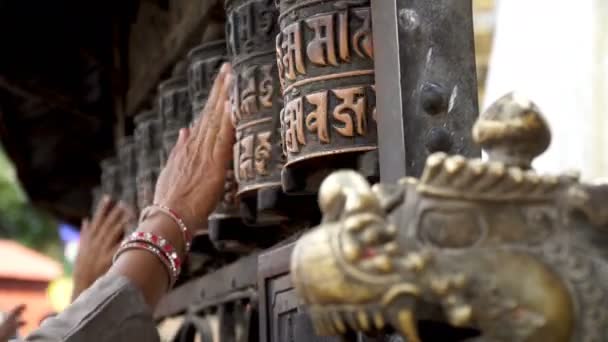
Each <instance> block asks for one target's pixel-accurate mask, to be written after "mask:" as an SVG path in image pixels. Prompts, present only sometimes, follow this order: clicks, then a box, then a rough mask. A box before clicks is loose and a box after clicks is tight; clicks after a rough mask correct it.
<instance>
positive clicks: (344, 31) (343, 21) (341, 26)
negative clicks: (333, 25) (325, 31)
mask: <svg viewBox="0 0 608 342" xmlns="http://www.w3.org/2000/svg"><path fill="white" fill-rule="evenodd" d="M338 34H339V36H338V44H339V50H340V58H341V59H342V60H343V61H345V62H350V49H349V47H348V40H349V39H348V11H342V12H340V13H338Z"/></svg>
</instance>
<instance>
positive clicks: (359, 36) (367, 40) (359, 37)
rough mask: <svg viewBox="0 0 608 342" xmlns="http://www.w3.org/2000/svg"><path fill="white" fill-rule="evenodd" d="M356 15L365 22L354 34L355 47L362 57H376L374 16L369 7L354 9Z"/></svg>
mask: <svg viewBox="0 0 608 342" xmlns="http://www.w3.org/2000/svg"><path fill="white" fill-rule="evenodd" d="M353 13H354V14H355V16H356V17H358V18H359V19H361V20H362V21H363V22H362V24H361V27H359V28H358V29H357V30H356V31H355V33H354V34H353V49H354V50H355V53H356V54H357V55H359V57H361V58H374V43H373V42H374V40H373V38H372V35H373V34H372V18H371V14H370V10H369V8H361V9H356V10H353Z"/></svg>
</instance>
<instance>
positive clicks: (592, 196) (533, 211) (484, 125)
mask: <svg viewBox="0 0 608 342" xmlns="http://www.w3.org/2000/svg"><path fill="white" fill-rule="evenodd" d="M473 133H474V138H475V139H476V141H477V142H478V143H479V144H481V145H482V146H483V147H484V148H485V149H486V152H487V153H488V155H489V157H490V160H489V161H487V162H484V161H481V160H478V159H467V158H464V157H462V156H457V155H455V156H448V155H446V154H444V153H436V154H433V155H432V156H430V157H429V158H428V160H427V162H426V167H425V170H424V172H423V175H422V176H421V178H420V179H414V178H407V179H403V180H401V181H400V182H399V184H392V185H388V184H379V185H374V186H370V185H369V184H368V183H367V182H366V181H365V180H364V179H363V177H361V176H360V175H358V174H357V173H355V172H353V171H339V172H336V173H334V174H333V175H331V176H330V177H328V178H327V179H326V180H325V182H324V183H323V185H322V187H321V190H320V193H319V205H320V207H321V209H322V211H323V213H324V218H323V221H322V224H321V225H320V226H319V227H317V228H315V229H314V230H313V231H311V232H309V233H307V234H306V235H305V236H303V237H302V238H301V239H300V240H299V241H298V243H297V245H296V247H295V250H294V252H293V256H292V279H293V282H294V285H295V287H296V289H297V292H298V294H299V296H300V297H301V299H302V300H303V301H304V302H305V303H306V304H307V305H308V307H309V310H310V313H311V315H312V318H313V321H314V326H315V329H316V332H317V333H318V334H320V335H339V334H344V333H346V332H347V331H348V330H358V331H365V332H369V333H371V332H374V331H381V330H383V329H385V328H386V327H388V326H392V327H393V328H394V329H395V330H397V331H398V332H399V333H400V334H402V335H403V336H406V337H407V338H408V342H415V341H420V335H419V332H418V329H417V323H418V322H419V320H435V321H440V322H445V323H447V324H450V325H451V326H453V327H469V328H474V329H477V330H478V331H479V333H480V336H479V337H473V338H471V341H492V342H533V341H534V342H536V341H538V342H541V341H542V342H548V341H551V342H566V341H568V342H587V341H605V340H606V338H607V337H606V336H607V335H606V333H607V331H608V311H607V309H606V308H607V304H608V294H607V290H608V282H607V280H608V273H607V272H606V266H608V263H607V262H606V261H607V259H606V257H608V255H607V254H606V252H605V247H606V241H608V240H607V238H608V235H606V234H608V231H607V230H606V228H608V211H607V210H606V209H605V208H603V206H605V203H607V202H608V186H606V185H603V186H602V185H591V184H584V183H582V182H581V181H579V179H578V177H577V176H576V175H570V174H563V175H558V176H552V175H540V174H538V173H536V172H535V171H533V170H532V169H531V168H530V163H531V161H532V160H533V158H534V157H536V156H538V155H539V154H540V153H542V152H543V151H544V150H545V149H546V148H547V147H548V145H549V141H550V133H549V128H548V127H547V125H546V123H545V121H544V119H543V118H542V116H541V114H540V113H539V110H538V108H537V107H536V106H535V105H534V104H533V103H532V102H530V101H528V100H526V99H524V98H521V97H520V96H517V95H514V94H510V95H507V96H505V97H504V98H502V99H500V100H499V101H498V102H497V103H495V104H494V105H493V106H492V107H491V108H490V109H488V111H487V112H486V113H485V114H483V115H482V116H481V117H480V118H479V120H478V122H477V124H476V125H475V127H474V129H473Z"/></svg>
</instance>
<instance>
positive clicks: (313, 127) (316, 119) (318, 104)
mask: <svg viewBox="0 0 608 342" xmlns="http://www.w3.org/2000/svg"><path fill="white" fill-rule="evenodd" d="M306 100H307V101H308V102H309V103H310V104H312V105H313V106H315V110H314V111H313V112H311V113H310V114H308V115H307V116H306V128H307V129H308V130H309V131H311V132H317V136H318V137H319V141H320V142H321V143H325V144H329V133H328V132H327V91H323V92H319V93H314V94H310V95H307V96H306Z"/></svg>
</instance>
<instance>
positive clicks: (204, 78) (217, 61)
mask: <svg viewBox="0 0 608 342" xmlns="http://www.w3.org/2000/svg"><path fill="white" fill-rule="evenodd" d="M225 61H226V41H225V40H216V41H212V42H209V43H205V44H202V45H199V46H197V47H195V48H194V49H192V50H191V51H190V53H188V62H189V63H188V93H189V95H190V103H191V105H192V116H193V118H192V119H193V120H196V119H198V116H199V115H200V113H201V111H202V110H203V108H204V106H205V103H206V102H207V97H209V92H210V91H211V87H212V86H213V82H214V80H215V77H216V76H217V73H218V72H219V70H220V67H221V66H222V64H223V63H224V62H225Z"/></svg>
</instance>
